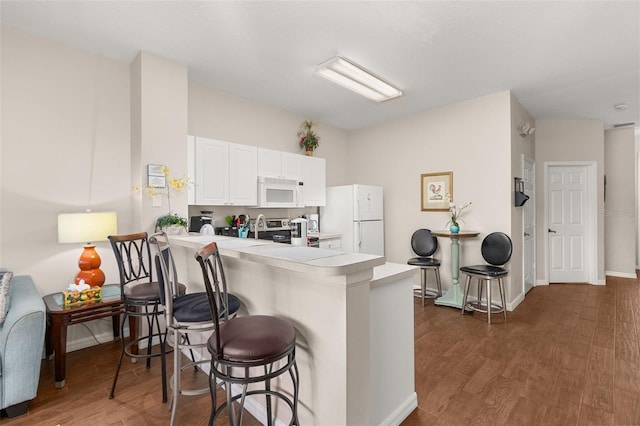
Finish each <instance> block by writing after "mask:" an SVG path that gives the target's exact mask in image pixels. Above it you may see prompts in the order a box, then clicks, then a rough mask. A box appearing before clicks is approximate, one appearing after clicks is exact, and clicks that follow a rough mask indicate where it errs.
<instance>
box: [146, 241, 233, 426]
mask: <svg viewBox="0 0 640 426" xmlns="http://www.w3.org/2000/svg"><path fill="white" fill-rule="evenodd" d="M149 243H150V244H151V246H152V247H154V248H155V250H154V258H155V263H156V271H157V274H158V283H159V285H160V291H161V293H160V295H161V296H160V299H161V303H162V305H163V306H164V315H165V322H166V325H167V339H166V342H167V343H168V344H169V345H170V346H171V347H172V348H173V349H174V351H173V367H174V368H173V375H172V376H171V377H170V379H169V386H170V387H171V390H172V395H171V404H170V406H169V409H170V410H171V422H170V424H171V425H173V424H174V422H175V417H176V412H177V409H178V399H179V396H180V395H202V394H204V393H208V392H209V386H205V387H204V388H200V389H183V388H182V386H181V383H182V381H181V376H182V374H183V372H184V371H185V370H188V369H190V368H191V367H193V371H194V374H197V373H198V366H199V365H201V364H205V363H209V362H211V360H210V359H209V358H204V357H202V356H201V357H200V359H198V360H196V357H195V355H194V350H198V349H204V348H206V346H207V339H208V337H209V336H210V335H211V333H212V332H213V330H214V323H213V320H212V319H211V309H210V308H209V296H208V294H207V293H206V292H198V293H187V294H182V295H179V283H178V274H177V271H176V266H175V262H174V260H173V256H172V254H171V248H170V246H169V240H168V239H167V235H166V234H165V233H164V232H161V233H158V234H154V235H152V236H150V237H149ZM227 300H228V303H227ZM219 307H220V309H222V312H221V314H222V313H223V312H228V313H229V316H235V314H236V312H237V311H238V309H239V308H240V300H239V299H238V298H237V297H236V296H234V295H232V294H229V295H228V299H220V305H219ZM190 336H191V338H190ZM184 350H188V352H189V354H190V357H191V360H190V361H189V362H187V363H185V364H183V362H182V356H183V351H184Z"/></svg>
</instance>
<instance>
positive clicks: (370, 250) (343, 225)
mask: <svg viewBox="0 0 640 426" xmlns="http://www.w3.org/2000/svg"><path fill="white" fill-rule="evenodd" d="M319 227H320V231H321V232H322V233H336V234H341V235H342V250H343V251H348V252H354V253H365V254H375V255H379V256H384V215H383V194H382V187H379V186H370V185H344V186H332V187H329V188H327V202H326V207H320V223H319Z"/></svg>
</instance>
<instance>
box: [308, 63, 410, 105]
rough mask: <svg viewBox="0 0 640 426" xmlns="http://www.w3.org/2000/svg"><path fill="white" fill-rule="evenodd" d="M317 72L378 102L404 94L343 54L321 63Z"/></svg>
mask: <svg viewBox="0 0 640 426" xmlns="http://www.w3.org/2000/svg"><path fill="white" fill-rule="evenodd" d="M315 73H316V74H317V75H319V76H320V77H322V78H326V79H327V80H329V81H331V82H333V83H336V84H339V85H340V86H342V87H345V88H347V89H349V90H352V91H354V92H356V93H358V94H360V95H362V96H365V97H367V98H369V99H371V100H373V101H376V102H382V101H386V100H388V99H393V98H397V97H398V96H402V91H401V90H399V89H396V88H395V87H393V86H392V85H390V84H389V83H387V82H386V81H384V80H382V79H381V78H380V77H377V76H376V75H374V74H373V73H371V72H370V71H367V70H366V69H364V68H362V67H361V66H360V65H356V64H355V63H353V62H351V61H349V60H348V59H345V58H343V57H341V56H336V57H335V58H331V59H329V60H328V61H325V62H323V63H321V64H320V65H318V66H317V67H316V70H315Z"/></svg>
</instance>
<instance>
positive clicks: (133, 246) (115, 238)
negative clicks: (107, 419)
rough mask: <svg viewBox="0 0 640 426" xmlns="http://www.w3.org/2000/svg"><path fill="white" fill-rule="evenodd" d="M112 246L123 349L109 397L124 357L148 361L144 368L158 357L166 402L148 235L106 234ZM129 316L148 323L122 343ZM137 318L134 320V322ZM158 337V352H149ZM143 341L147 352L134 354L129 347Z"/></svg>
mask: <svg viewBox="0 0 640 426" xmlns="http://www.w3.org/2000/svg"><path fill="white" fill-rule="evenodd" d="M108 239H109V242H110V243H111V248H112V249H113V252H114V255H115V257H116V263H117V265H118V271H119V275H120V291H121V297H122V300H123V302H124V307H125V309H124V316H123V319H122V321H121V322H120V339H121V341H122V351H121V352H120V359H119V361H118V367H117V369H116V374H115V377H114V378H113V384H112V385H111V392H110V394H109V399H113V398H114V396H115V389H116V384H117V382H118V376H119V374H120V368H121V367H122V361H123V359H124V356H125V355H126V356H128V357H130V358H131V360H132V362H135V361H137V360H138V359H142V358H144V359H146V360H147V366H146V367H147V368H150V367H151V358H156V357H160V360H161V364H162V367H161V368H162V402H163V403H164V402H167V375H166V357H165V339H166V333H165V332H163V331H162V329H161V328H160V322H159V318H160V316H162V315H164V313H163V312H162V309H161V308H160V306H161V305H160V291H159V287H158V283H157V282H154V281H153V268H152V261H151V250H150V248H149V241H148V234H147V233H146V232H140V233H135V234H127V235H110V236H108ZM129 317H134V318H136V319H145V320H146V322H147V330H148V332H147V335H145V336H137V337H136V338H135V339H134V340H131V339H130V340H129V342H128V343H125V339H124V325H125V324H126V322H127V319H128V318H129ZM137 322H138V321H135V323H136V324H137ZM155 338H157V339H158V341H159V343H160V351H159V352H154V351H152V346H153V340H154V339H155ZM144 340H146V342H147V351H146V354H140V353H134V352H133V351H132V348H133V347H135V348H136V352H137V348H138V346H139V343H141V342H142V341H144Z"/></svg>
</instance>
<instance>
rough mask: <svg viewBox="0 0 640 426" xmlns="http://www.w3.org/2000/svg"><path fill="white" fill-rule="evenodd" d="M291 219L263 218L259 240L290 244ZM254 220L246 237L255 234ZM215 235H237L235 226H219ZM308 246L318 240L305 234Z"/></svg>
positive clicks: (315, 245) (317, 243) (314, 245)
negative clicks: (263, 223) (263, 226)
mask: <svg viewBox="0 0 640 426" xmlns="http://www.w3.org/2000/svg"><path fill="white" fill-rule="evenodd" d="M291 222H292V221H291V220H289V219H287V218H279V219H265V223H266V226H267V229H266V230H263V229H262V221H261V222H260V226H261V227H260V231H259V234H258V238H259V239H261V240H270V241H273V242H276V243H283V244H291V228H292V226H291ZM255 228H256V221H255V219H251V221H250V222H249V235H248V238H253V237H254V235H255ZM216 235H227V236H230V237H237V236H238V231H237V228H235V227H233V228H232V227H228V226H227V227H219V228H216ZM302 245H308V246H309V247H320V240H319V238H318V237H317V236H307V237H306V244H302Z"/></svg>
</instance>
